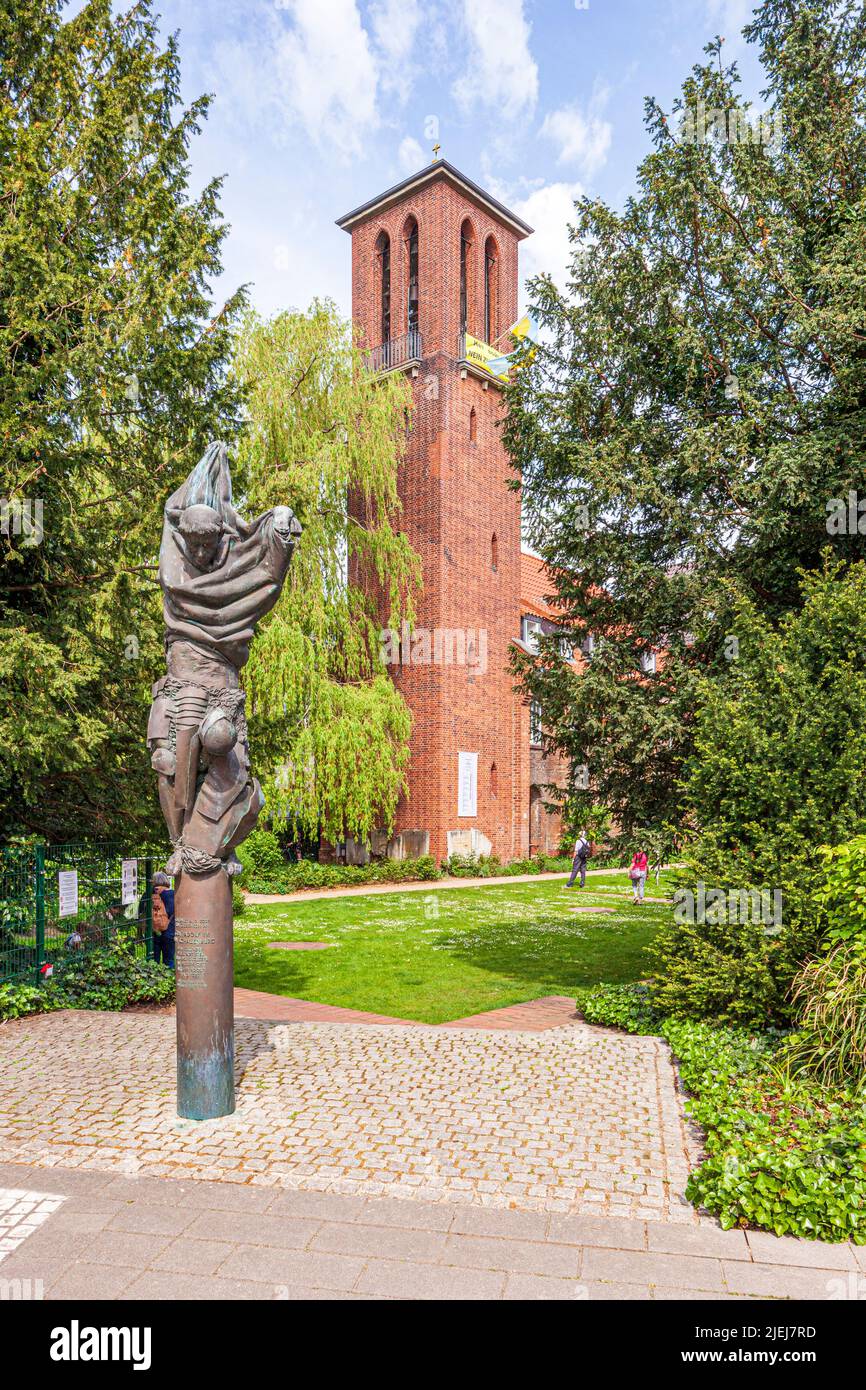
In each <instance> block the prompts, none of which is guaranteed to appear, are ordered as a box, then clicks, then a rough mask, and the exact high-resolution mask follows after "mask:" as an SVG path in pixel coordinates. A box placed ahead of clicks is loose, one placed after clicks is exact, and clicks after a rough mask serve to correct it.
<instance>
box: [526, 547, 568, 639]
mask: <svg viewBox="0 0 866 1390" xmlns="http://www.w3.org/2000/svg"><path fill="white" fill-rule="evenodd" d="M552 596H553V580H552V579H551V577H550V575H549V574H548V572H547V568H546V566H545V564H544V561H543V560H540V559H539V558H538V556H537V555H531V554H530V553H529V551H527V550H522V551H521V552H520V608H521V612H523V613H534V614H535V615H536V617H539V618H548V619H550V621H551V622H556V621H557V620H558V619H559V618H560V617H561V610H560V609H559V608H558V606H557V605H556V604H555V603H553V602H551V601H550V598H551V597H552Z"/></svg>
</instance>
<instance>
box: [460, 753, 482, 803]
mask: <svg viewBox="0 0 866 1390" xmlns="http://www.w3.org/2000/svg"><path fill="white" fill-rule="evenodd" d="M457 814H458V816H477V815H478V754H477V753H458V754H457Z"/></svg>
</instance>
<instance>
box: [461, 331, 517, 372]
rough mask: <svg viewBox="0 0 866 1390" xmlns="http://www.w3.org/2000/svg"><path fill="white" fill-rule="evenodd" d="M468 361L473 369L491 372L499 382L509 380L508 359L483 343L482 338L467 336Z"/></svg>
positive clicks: (468, 334)
mask: <svg viewBox="0 0 866 1390" xmlns="http://www.w3.org/2000/svg"><path fill="white" fill-rule="evenodd" d="M466 361H467V362H469V363H471V364H472V366H473V367H480V368H481V370H482V371H485V372H489V374H490V375H491V376H493V377H496V379H497V381H507V380H508V361H507V358H505V357H504V356H503V355H502V353H501V352H498V351H497V349H496V348H493V347H491V346H490V344H489V343H483V342H482V341H481V339H480V338H473V337H472V335H471V334H470V333H467V334H466Z"/></svg>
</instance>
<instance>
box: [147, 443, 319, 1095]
mask: <svg viewBox="0 0 866 1390" xmlns="http://www.w3.org/2000/svg"><path fill="white" fill-rule="evenodd" d="M300 534H301V527H300V525H299V523H298V521H297V520H296V518H295V516H294V515H293V513H292V512H291V510H290V509H289V508H288V507H274V508H272V509H271V510H270V511H267V512H264V513H263V514H262V516H260V517H257V518H256V520H255V521H252V522H246V521H244V520H243V518H242V517H241V516H240V515H239V514H238V512H236V511H235V509H234V507H233V506H232V492H231V477H230V473H229V466H228V455H227V451H226V447H225V445H224V444H219V443H217V444H211V445H210V446H209V447H208V449H207V450H206V452H205V454H204V456H203V457H202V458H201V459H200V461H199V462H198V463H197V464H196V466H195V468H194V469H193V471H192V472H191V473H190V475H189V477H188V478H187V480H186V482H185V483H184V484H183V485H182V486H181V487H180V488H179V489H178V490H177V492H175V493H174V494H173V495H172V496H171V497H170V498H169V500H168V502H167V503H166V505H165V522H164V526H163V532H162V543H161V546H160V552H159V579H160V584H161V586H162V591H163V617H164V620H165V644H166V666H167V674H166V675H165V676H163V677H162V679H161V680H158V681H157V682H156V684H155V685H154V687H153V704H152V705H151V709H150V719H149V721H148V728H147V739H148V747H149V749H150V752H151V763H152V765H153V768H154V770H155V771H156V773H157V776H158V778H159V799H160V804H161V806H162V812H163V816H164V817H165V823H166V826H167V827H168V833H169V836H170V838H171V842H172V846H173V852H172V855H171V858H170V859H169V861H168V863H167V865H166V869H167V872H168V873H170V874H174V875H175V876H176V894H175V951H176V971H177V1034H178V1113H179V1114H181V1115H182V1116H185V1117H187V1118H193V1119H208V1118H213V1117H215V1116H217V1115H225V1114H230V1113H231V1111H232V1110H233V1109H234V1077H233V1066H234V1034H233V1007H232V956H233V950H232V907H231V887H230V876H231V875H232V874H235V873H238V872H240V867H241V866H240V864H239V862H238V860H237V857H236V855H235V853H234V851H235V848H236V846H237V845H239V844H240V843H241V842H242V841H243V840H244V839H245V838H246V837H247V835H248V834H249V833H250V831H251V830H252V829H253V827H254V826H255V824H256V821H257V819H258V817H259V813H260V811H261V809H262V805H263V797H262V790H261V787H260V786H259V783H258V781H257V779H256V778H255V777H253V775H252V773H251V771H250V755H249V743H248V739H247V725H246V718H245V715H244V693H243V691H242V690H241V689H240V679H239V672H240V669H241V668H242V667H243V666H244V665H245V663H246V661H247V659H248V657H249V649H250V642H251V641H252V638H253V634H254V632H255V627H256V624H257V622H258V621H259V620H260V619H261V618H262V617H264V615H265V614H266V613H269V612H270V610H271V609H272V608H273V606H274V604H275V603H276V601H277V599H278V598H279V596H280V591H281V589H282V586H283V582H284V580H285V577H286V573H287V571H288V568H289V563H290V561H291V558H292V554H293V552H294V549H295V546H296V544H297V540H298V537H299V536H300Z"/></svg>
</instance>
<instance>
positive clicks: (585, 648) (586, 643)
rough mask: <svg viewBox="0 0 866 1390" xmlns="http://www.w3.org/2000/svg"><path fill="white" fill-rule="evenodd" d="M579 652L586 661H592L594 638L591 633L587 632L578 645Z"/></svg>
mask: <svg viewBox="0 0 866 1390" xmlns="http://www.w3.org/2000/svg"><path fill="white" fill-rule="evenodd" d="M580 650H581V651H582V652H583V654H584V656H585V657H586V659H587V660H588V661H591V660H592V654H593V652H594V651H595V637H594V636H593V634H592V633H591V632H588V633H587V634H586V636H585V637H584V639H583V641H582V642H581V644H580Z"/></svg>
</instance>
